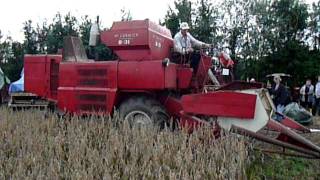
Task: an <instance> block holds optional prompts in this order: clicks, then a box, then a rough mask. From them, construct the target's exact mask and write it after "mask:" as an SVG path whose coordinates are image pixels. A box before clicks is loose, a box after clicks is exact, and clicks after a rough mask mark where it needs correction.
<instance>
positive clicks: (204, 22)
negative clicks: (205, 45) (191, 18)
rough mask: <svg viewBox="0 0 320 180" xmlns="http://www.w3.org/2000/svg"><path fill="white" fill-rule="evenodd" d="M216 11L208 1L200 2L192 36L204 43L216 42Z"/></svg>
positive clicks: (202, 0)
mask: <svg viewBox="0 0 320 180" xmlns="http://www.w3.org/2000/svg"><path fill="white" fill-rule="evenodd" d="M217 17H218V16H217V9H214V6H213V4H212V3H211V1H210V0H200V1H199V2H198V8H197V11H196V19H195V25H194V30H193V32H192V33H193V35H194V36H195V37H196V38H197V39H199V40H201V41H204V42H210V43H214V42H217V40H218V38H217Z"/></svg>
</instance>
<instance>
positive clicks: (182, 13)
mask: <svg viewBox="0 0 320 180" xmlns="http://www.w3.org/2000/svg"><path fill="white" fill-rule="evenodd" d="M193 12H194V10H193V8H192V3H191V1H189V0H175V1H174V9H172V8H171V7H169V10H168V11H167V14H166V16H165V18H164V22H163V23H161V24H162V25H165V26H166V27H167V28H168V29H170V31H171V34H172V35H173V36H174V35H175V34H176V33H177V32H179V26H180V23H181V22H187V23H188V24H189V26H191V28H192V27H193V22H192V14H193Z"/></svg>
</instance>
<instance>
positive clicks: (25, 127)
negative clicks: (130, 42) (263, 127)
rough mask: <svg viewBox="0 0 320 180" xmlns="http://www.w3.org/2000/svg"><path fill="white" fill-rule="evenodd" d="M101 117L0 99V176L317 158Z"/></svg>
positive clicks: (204, 132) (185, 175)
mask: <svg viewBox="0 0 320 180" xmlns="http://www.w3.org/2000/svg"><path fill="white" fill-rule="evenodd" d="M119 124H120V123H119V120H117V119H111V118H109V117H102V116H96V117H94V116H92V117H87V118H77V117H72V118H67V120H65V119H61V118H58V117H57V115H55V114H49V115H46V116H45V115H44V113H43V112H41V111H38V110H28V111H12V110H9V109H7V108H6V107H0V179H265V178H267V179H270V178H271V179H274V178H276V179H292V178H297V179H301V178H303V177H305V178H308V179H310V178H311V179H317V178H319V177H320V170H319V165H320V163H319V161H318V160H306V159H300V158H289V157H283V156H279V155H266V154H262V153H260V152H257V151H253V150H252V148H251V147H252V145H251V144H248V143H247V142H248V141H247V140H248V138H244V137H239V136H237V135H233V134H227V135H225V136H223V137H222V138H220V139H219V140H215V141H212V139H211V137H210V136H211V133H210V130H209V129H207V128H203V129H201V130H199V131H197V132H195V133H193V134H188V133H185V132H184V131H183V130H182V131H174V132H172V131H170V130H164V131H161V132H159V131H156V130H152V129H130V128H129V127H128V125H127V124H126V123H122V124H121V125H119Z"/></svg>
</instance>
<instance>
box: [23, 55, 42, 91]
mask: <svg viewBox="0 0 320 180" xmlns="http://www.w3.org/2000/svg"><path fill="white" fill-rule="evenodd" d="M46 75H47V74H46V55H39V56H34V55H25V57H24V89H25V91H26V92H30V93H34V94H37V95H39V96H44V95H45V94H46V86H47V79H46Z"/></svg>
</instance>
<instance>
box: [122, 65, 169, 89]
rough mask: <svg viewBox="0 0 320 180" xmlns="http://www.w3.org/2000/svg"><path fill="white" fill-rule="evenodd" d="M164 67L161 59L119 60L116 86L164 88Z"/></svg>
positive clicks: (126, 87)
mask: <svg viewBox="0 0 320 180" xmlns="http://www.w3.org/2000/svg"><path fill="white" fill-rule="evenodd" d="M165 68H166V67H164V66H163V65H162V61H122V62H119V72H118V87H119V89H123V90H130V89H137V90H139V89H140V90H141V89H143V90H152V89H154V90H155V89H164V88H165Z"/></svg>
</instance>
